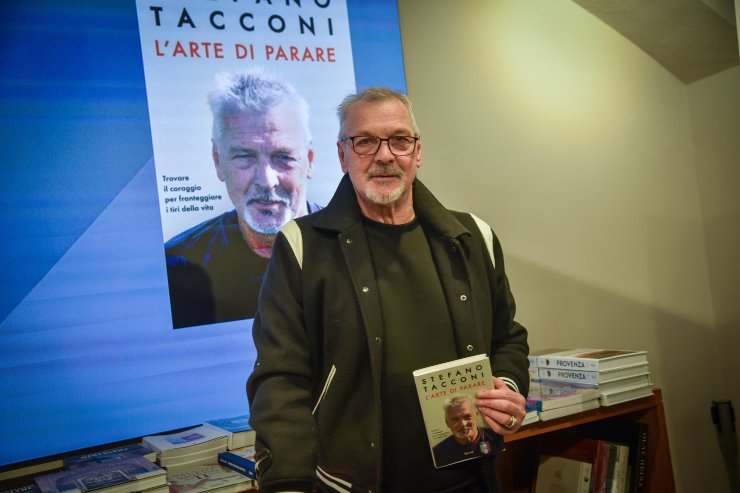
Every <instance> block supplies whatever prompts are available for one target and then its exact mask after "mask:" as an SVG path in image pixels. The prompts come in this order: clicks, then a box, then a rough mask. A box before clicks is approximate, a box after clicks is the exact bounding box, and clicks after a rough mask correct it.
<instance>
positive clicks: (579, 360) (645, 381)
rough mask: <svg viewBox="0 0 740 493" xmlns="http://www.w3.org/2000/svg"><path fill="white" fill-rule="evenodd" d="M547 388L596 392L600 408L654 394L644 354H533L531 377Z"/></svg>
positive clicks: (595, 351) (605, 351)
mask: <svg viewBox="0 0 740 493" xmlns="http://www.w3.org/2000/svg"><path fill="white" fill-rule="evenodd" d="M533 368H536V374H537V379H535V381H538V382H540V383H543V384H547V385H569V386H577V387H584V388H592V389H598V391H599V393H600V397H599V402H600V405H602V406H611V405H614V404H619V403H621V402H626V401H630V400H633V399H639V398H641V397H647V396H650V395H652V393H653V382H652V380H651V379H650V368H649V365H648V359H647V352H646V351H634V350H615V349H589V348H578V349H566V350H542V351H535V352H534V354H533V355H531V356H530V375H532V374H533V373H534V370H533Z"/></svg>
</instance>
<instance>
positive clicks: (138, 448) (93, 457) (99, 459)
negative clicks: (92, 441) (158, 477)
mask: <svg viewBox="0 0 740 493" xmlns="http://www.w3.org/2000/svg"><path fill="white" fill-rule="evenodd" d="M131 457H144V458H145V459H147V460H150V461H152V462H154V460H155V459H156V458H157V453H156V452H155V451H154V450H152V449H150V448H147V447H144V446H143V445H139V444H138V443H135V444H133V445H124V446H121V447H113V448H108V449H105V450H99V451H97V452H90V453H88V454H82V455H73V456H71V457H65V458H64V459H62V463H63V464H64V467H65V468H67V469H79V468H80V467H87V466H90V465H93V464H104V463H106V462H110V461H115V460H121V459H129V458H131Z"/></svg>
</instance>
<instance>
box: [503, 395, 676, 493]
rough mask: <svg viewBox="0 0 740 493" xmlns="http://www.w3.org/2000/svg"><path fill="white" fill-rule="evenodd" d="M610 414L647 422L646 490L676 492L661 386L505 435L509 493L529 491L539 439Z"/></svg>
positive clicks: (567, 432) (506, 489)
mask: <svg viewBox="0 0 740 493" xmlns="http://www.w3.org/2000/svg"><path fill="white" fill-rule="evenodd" d="M611 418H627V419H632V420H634V421H639V422H642V423H646V424H647V425H648V430H649V431H648V445H647V468H646V474H645V478H646V479H645V487H644V491H646V492H649V491H661V492H666V493H670V492H675V491H676V487H675V482H674V478H673V466H672V463H671V454H670V449H669V447H668V433H667V430H666V425H665V413H664V411H663V399H662V394H661V391H660V389H655V390H654V391H653V395H652V396H649V397H644V398H642V399H636V400H634V401H629V402H624V403H622V404H616V405H614V406H608V407H599V408H596V409H594V410H591V411H586V412H583V413H578V414H573V415H569V416H564V417H562V418H558V419H554V420H552V421H541V422H537V423H532V424H530V425H527V426H525V427H524V428H521V429H520V430H519V431H518V432H517V433H515V434H514V435H509V436H507V437H505V438H504V441H505V442H506V452H504V453H503V454H502V455H501V457H500V459H499V461H498V462H499V465H498V469H499V474H500V477H501V482H502V486H503V490H504V492H506V493H528V492H529V491H530V487H531V484H532V480H533V478H534V475H535V472H536V469H537V454H538V443H539V440H540V438H541V437H543V436H544V435H548V439H549V438H550V437H551V436H553V435H556V434H563V436H566V435H571V434H578V426H580V425H583V424H586V423H591V422H594V421H600V420H608V419H611Z"/></svg>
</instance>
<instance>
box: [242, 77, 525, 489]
mask: <svg viewBox="0 0 740 493" xmlns="http://www.w3.org/2000/svg"><path fill="white" fill-rule="evenodd" d="M338 114H339V125H340V134H339V141H338V142H337V149H338V154H339V161H340V163H341V166H342V170H343V171H344V172H345V176H344V177H343V178H342V180H341V182H340V184H339V187H338V188H337V191H336V193H335V194H334V197H333V198H332V200H331V202H330V203H329V205H328V206H327V207H326V208H324V209H322V210H321V211H319V212H317V213H316V214H311V215H308V216H305V217H302V218H299V219H296V220H294V221H291V222H289V223H288V224H286V225H285V226H284V227H283V229H282V231H281V233H280V234H279V235H278V237H277V239H276V241H275V246H274V248H273V256H272V258H271V259H270V265H269V267H268V268H267V272H266V274H265V281H264V285H263V289H262V292H261V294H260V304H259V307H258V310H257V315H256V317H255V322H254V325H253V336H254V341H255V344H256V346H257V362H256V364H255V368H254V372H253V373H252V375H251V376H250V377H249V380H248V382H247V394H248V397H249V400H250V414H251V419H250V423H251V424H252V427H253V428H254V429H255V430H256V432H257V468H258V470H259V473H260V490H261V491H264V492H266V493H271V492H280V491H310V490H311V488H312V487H313V486H314V483H316V484H317V486H318V487H319V488H320V489H321V490H322V491H329V492H335V491H339V492H345V491H352V492H359V491H363V492H380V491H384V492H393V493H396V492H414V491H424V492H453V491H457V492H463V491H464V492H478V491H487V487H486V485H485V483H484V479H483V475H482V470H483V467H484V465H489V464H488V462H489V461H490V460H491V458H492V457H494V456H495V454H491V455H490V456H488V457H489V459H488V460H483V459H478V460H470V461H465V462H461V463H459V464H454V465H451V466H448V467H445V468H440V469H436V468H435V467H434V465H433V461H432V456H431V453H430V449H429V444H428V442H427V438H426V433H425V428H424V423H423V417H422V414H421V409H420V407H419V401H418V398H417V394H416V390H415V386H414V380H413V376H412V371H413V370H415V369H419V368H424V367H427V366H431V365H432V364H439V363H442V362H446V361H450V360H454V359H457V358H460V357H462V356H470V355H475V354H479V353H481V352H485V353H487V354H488V355H489V357H490V358H491V364H492V368H493V369H494V373H495V375H497V377H498V378H494V381H493V382H492V386H491V388H489V389H486V390H481V391H479V392H478V393H477V399H476V404H477V406H478V408H479V410H480V412H481V413H482V414H483V416H484V419H485V421H486V424H487V426H488V427H490V428H491V429H492V431H494V432H495V433H497V434H498V435H504V434H510V433H513V432H514V431H516V430H517V429H518V427H519V425H520V422H521V420H522V418H523V417H524V414H525V410H524V404H525V398H524V396H523V395H522V394H526V392H527V387H528V383H529V374H528V371H527V364H528V363H527V353H528V346H527V333H526V330H525V329H524V328H523V327H522V326H521V325H519V324H518V323H516V322H514V311H515V309H514V300H513V298H512V296H511V293H510V291H509V285H508V281H507V278H506V274H505V271H504V264H503V254H502V251H501V248H500V245H499V243H498V241H497V239H496V238H495V236H494V235H493V233H492V231H491V229H490V228H489V227H488V226H486V225H485V224H484V223H483V222H482V221H481V220H479V219H477V218H475V217H474V216H472V215H470V214H464V213H459V212H453V211H450V210H447V209H445V208H444V207H443V206H442V205H441V204H440V203H439V202H438V201H437V200H436V199H435V198H434V196H432V194H431V193H430V192H429V190H427V189H426V188H425V187H424V185H423V184H422V183H421V182H420V181H419V180H418V179H416V170H417V169H418V168H419V167H420V166H421V164H422V161H421V143H420V141H419V135H420V134H419V130H418V128H417V126H416V123H415V120H414V117H413V113H412V111H411V106H410V102H409V101H408V99H407V98H406V96H404V95H402V94H400V93H397V92H394V91H391V90H388V89H382V88H371V89H368V90H365V91H363V92H361V93H359V94H356V95H352V96H349V97H347V98H346V99H345V100H344V101H343V102H342V104H341V105H340V106H339V109H338ZM498 439H499V443H500V440H501V438H500V436H499V437H498Z"/></svg>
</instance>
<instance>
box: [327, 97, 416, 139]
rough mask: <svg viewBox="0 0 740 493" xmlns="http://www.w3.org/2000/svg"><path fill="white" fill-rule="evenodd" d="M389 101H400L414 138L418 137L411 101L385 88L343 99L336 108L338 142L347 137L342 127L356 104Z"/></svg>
mask: <svg viewBox="0 0 740 493" xmlns="http://www.w3.org/2000/svg"><path fill="white" fill-rule="evenodd" d="M389 99H396V100H398V101H401V102H402V103H403V105H404V106H405V107H406V109H407V110H408V112H409V120H411V128H412V129H413V131H414V135H415V136H417V137H418V136H419V127H418V126H417V125H416V118H414V110H413V108H412V106H411V100H410V99H409V98H408V96H406V95H405V94H403V93H401V92H398V91H394V90H393V89H388V88H386V87H370V88H368V89H365V90H363V91H360V92H358V93H356V94H350V95H349V96H347V97H345V98H344V99H343V100H342V102H341V103H340V104H339V106H337V116H338V117H339V140H342V139H343V138H345V137H347V136H346V135H344V125H345V123H346V121H347V117H348V116H349V114H350V112H351V111H352V108H353V107H354V106H355V105H356V104H357V103H361V102H364V103H375V102H381V101H388V100H389Z"/></svg>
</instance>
